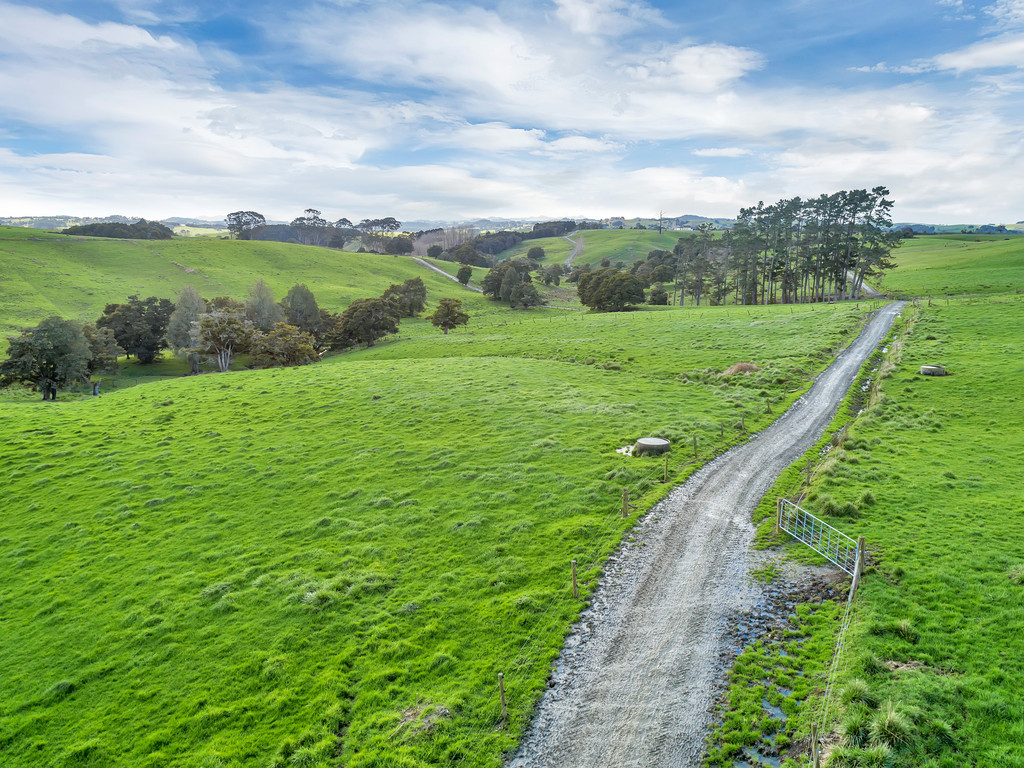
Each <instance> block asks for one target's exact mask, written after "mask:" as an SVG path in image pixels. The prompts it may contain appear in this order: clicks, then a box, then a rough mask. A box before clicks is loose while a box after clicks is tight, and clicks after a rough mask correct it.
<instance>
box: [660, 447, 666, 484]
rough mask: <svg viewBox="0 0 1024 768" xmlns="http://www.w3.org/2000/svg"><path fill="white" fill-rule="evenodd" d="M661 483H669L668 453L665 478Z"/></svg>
mask: <svg viewBox="0 0 1024 768" xmlns="http://www.w3.org/2000/svg"><path fill="white" fill-rule="evenodd" d="M661 482H663V483H667V482H668V454H667V453H666V454H665V477H664V479H663V480H662V481H661Z"/></svg>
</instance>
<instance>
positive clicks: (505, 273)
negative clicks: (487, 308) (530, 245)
mask: <svg viewBox="0 0 1024 768" xmlns="http://www.w3.org/2000/svg"><path fill="white" fill-rule="evenodd" d="M530 269H531V266H530V262H528V261H525V260H523V259H512V260H510V261H503V262H501V263H500V264H498V265H497V266H495V267H494V268H492V269H491V270H490V271H489V272H488V273H487V275H486V276H485V277H484V279H483V283H481V287H482V288H483V291H484V293H485V294H487V295H488V296H490V297H491V298H492V299H494V300H495V301H508V300H509V298H510V297H511V296H512V291H513V289H514V288H515V287H516V286H517V285H519V284H520V283H523V282H532V280H533V278H531V277H530ZM513 273H514V274H513Z"/></svg>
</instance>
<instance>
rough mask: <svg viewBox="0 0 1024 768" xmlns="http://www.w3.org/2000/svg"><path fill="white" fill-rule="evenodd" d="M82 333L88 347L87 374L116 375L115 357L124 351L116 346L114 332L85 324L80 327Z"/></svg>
mask: <svg viewBox="0 0 1024 768" xmlns="http://www.w3.org/2000/svg"><path fill="white" fill-rule="evenodd" d="M82 333H83V334H84V335H85V340H86V343H88V345H89V363H88V369H89V374H90V375H92V374H95V373H117V357H118V355H123V354H124V350H123V349H121V347H119V346H118V345H117V339H115V338H114V332H113V331H112V330H110V329H109V328H97V327H96V326H95V325H93V324H92V323H86V324H85V325H83V326H82Z"/></svg>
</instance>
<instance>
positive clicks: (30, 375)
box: [0, 317, 92, 400]
mask: <svg viewBox="0 0 1024 768" xmlns="http://www.w3.org/2000/svg"><path fill="white" fill-rule="evenodd" d="M7 341H8V343H9V345H10V346H9V348H8V350H7V359H6V360H4V361H3V362H2V363H0V386H4V387H8V386H10V385H11V384H14V383H16V382H25V383H28V384H34V385H35V386H36V388H37V389H38V390H39V391H40V392H42V393H43V400H56V399H57V390H58V389H60V388H62V387H66V386H68V385H69V384H71V383H73V382H75V381H80V380H82V379H84V378H85V377H87V376H88V374H89V360H90V359H91V357H92V353H91V351H90V350H89V343H88V341H87V340H86V337H85V334H84V333H83V332H82V327H81V326H80V325H79V324H78V323H76V322H74V321H73V320H65V319H64V318H63V317H48V318H46V319H45V320H43V321H42V322H41V323H39V325H37V326H36V327H35V328H29V329H26V330H24V331H22V332H21V334H20V335H18V336H8V337H7Z"/></svg>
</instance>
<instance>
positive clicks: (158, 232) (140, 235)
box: [61, 219, 174, 240]
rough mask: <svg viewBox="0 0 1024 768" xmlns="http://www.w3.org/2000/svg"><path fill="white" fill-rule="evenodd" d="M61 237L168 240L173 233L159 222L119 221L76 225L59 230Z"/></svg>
mask: <svg viewBox="0 0 1024 768" xmlns="http://www.w3.org/2000/svg"><path fill="white" fill-rule="evenodd" d="M61 234H62V235H82V236H86V237H119V238H123V239H126V240H170V239H171V237H172V236H173V235H174V232H173V231H172V230H171V229H170V228H168V227H166V226H164V225H163V224H161V223H160V222H159V221H146V220H145V219H139V220H138V221H136V222H135V223H134V224H126V223H124V222H120V221H103V222H97V223H95V224H78V225H76V226H73V227H67V228H66V229H63V230H61Z"/></svg>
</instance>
